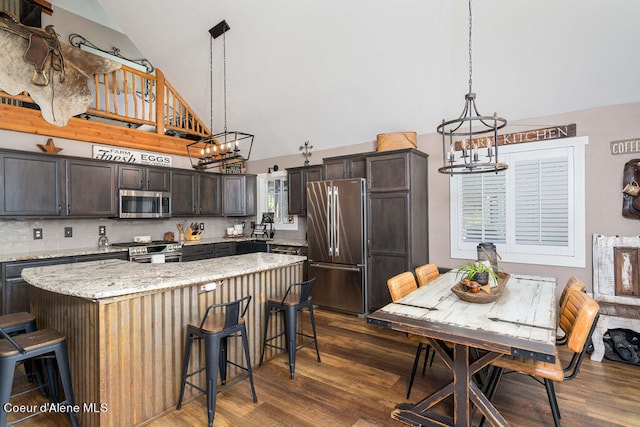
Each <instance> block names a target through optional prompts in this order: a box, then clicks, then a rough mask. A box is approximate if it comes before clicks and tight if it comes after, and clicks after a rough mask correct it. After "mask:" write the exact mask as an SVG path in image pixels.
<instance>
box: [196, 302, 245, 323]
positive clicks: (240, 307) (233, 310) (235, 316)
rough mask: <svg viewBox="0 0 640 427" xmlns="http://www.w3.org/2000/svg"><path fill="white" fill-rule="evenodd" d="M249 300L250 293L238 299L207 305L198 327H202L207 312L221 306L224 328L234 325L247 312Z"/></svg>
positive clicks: (207, 314)
mask: <svg viewBox="0 0 640 427" xmlns="http://www.w3.org/2000/svg"><path fill="white" fill-rule="evenodd" d="M250 302H251V295H247V296H246V297H243V298H240V299H239V300H235V301H229V302H225V303H220V304H212V305H210V306H209V307H207V310H206V311H205V313H204V316H202V321H201V322H200V329H202V328H204V325H205V323H206V321H207V317H208V316H209V313H210V312H211V311H212V310H214V309H216V308H222V309H223V310H224V329H227V328H230V327H233V326H236V325H237V324H238V322H239V321H240V318H242V317H244V315H245V314H246V313H247V309H248V308H249V303H250Z"/></svg>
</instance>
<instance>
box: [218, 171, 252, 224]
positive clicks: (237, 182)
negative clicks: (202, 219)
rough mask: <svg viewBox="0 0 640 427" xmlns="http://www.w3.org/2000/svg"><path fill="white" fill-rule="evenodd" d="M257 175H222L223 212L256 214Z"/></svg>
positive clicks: (239, 214) (233, 214)
mask: <svg viewBox="0 0 640 427" xmlns="http://www.w3.org/2000/svg"><path fill="white" fill-rule="evenodd" d="M256 178H257V177H256V175H232V174H231V175H229V174H228V175H222V214H223V215H224V216H250V215H255V214H256Z"/></svg>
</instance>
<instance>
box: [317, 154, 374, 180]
mask: <svg viewBox="0 0 640 427" xmlns="http://www.w3.org/2000/svg"><path fill="white" fill-rule="evenodd" d="M366 156H367V154H366V153H363V154H352V155H348V156H338V157H328V158H325V159H323V160H322V163H323V166H324V179H346V178H366V174H367V157H366Z"/></svg>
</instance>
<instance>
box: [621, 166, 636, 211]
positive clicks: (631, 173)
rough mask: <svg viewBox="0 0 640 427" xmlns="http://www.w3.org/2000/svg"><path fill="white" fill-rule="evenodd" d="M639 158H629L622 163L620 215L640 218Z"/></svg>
mask: <svg viewBox="0 0 640 427" xmlns="http://www.w3.org/2000/svg"><path fill="white" fill-rule="evenodd" d="M639 183H640V159H633V160H629V161H628V162H627V163H625V165H624V178H623V180H622V216H623V217H625V218H632V219H640V184H639Z"/></svg>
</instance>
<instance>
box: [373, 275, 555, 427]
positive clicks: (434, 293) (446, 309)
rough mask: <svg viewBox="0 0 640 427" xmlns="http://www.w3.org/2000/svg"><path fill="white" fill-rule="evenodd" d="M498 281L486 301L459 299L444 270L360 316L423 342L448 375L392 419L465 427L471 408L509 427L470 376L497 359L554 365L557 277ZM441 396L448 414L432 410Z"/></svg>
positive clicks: (482, 371)
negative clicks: (442, 383) (449, 402)
mask: <svg viewBox="0 0 640 427" xmlns="http://www.w3.org/2000/svg"><path fill="white" fill-rule="evenodd" d="M504 276H505V278H504V280H506V284H505V285H504V288H502V291H501V294H500V296H499V297H498V298H497V300H496V301H493V302H488V303H475V302H467V301H464V300H462V299H460V298H459V297H458V296H457V295H455V294H454V293H453V292H452V291H451V288H452V287H453V286H454V285H456V284H457V282H458V278H457V277H456V272H455V271H450V272H448V273H446V274H443V275H441V276H440V277H438V278H437V279H436V280H434V281H432V282H429V283H428V284H427V285H425V286H422V287H420V288H418V289H416V290H415V291H413V292H411V293H410V294H409V295H407V296H405V297H404V298H402V299H399V300H396V301H395V302H393V303H391V304H388V305H386V306H384V307H382V308H381V309H379V310H377V311H375V312H373V313H371V314H370V315H368V316H367V322H368V323H370V324H373V325H377V326H381V327H384V328H389V329H393V330H396V331H401V332H407V333H411V334H417V335H421V336H424V337H426V338H427V339H428V340H429V342H430V343H431V345H432V347H433V348H434V349H435V351H436V353H437V354H438V355H439V356H440V358H441V360H442V361H443V362H444V364H445V365H446V366H447V367H448V368H449V369H451V371H452V373H453V380H452V381H451V382H450V383H448V384H446V385H445V386H443V387H442V388H441V389H440V390H437V391H435V392H434V393H432V394H431V395H429V396H427V397H425V398H424V399H422V400H421V401H419V402H418V403H415V404H412V403H400V404H398V405H397V406H396V408H395V409H394V410H393V411H392V414H391V416H392V418H394V419H396V420H399V421H402V422H404V423H406V424H409V425H413V426H418V425H426V426H436V425H437V426H443V425H451V426H456V427H467V426H470V425H471V420H472V418H473V410H474V409H477V410H479V411H480V412H481V413H482V414H483V415H484V416H485V417H486V418H487V420H488V421H489V422H490V423H491V424H492V425H494V426H508V425H509V424H508V422H507V421H506V420H505V419H504V417H503V416H502V415H501V414H500V413H499V412H498V411H497V410H496V408H495V407H494V406H493V404H492V403H491V402H490V401H489V399H488V398H487V396H485V394H484V393H483V389H482V388H483V386H482V384H481V381H478V380H477V378H482V377H483V374H486V371H487V369H485V368H487V367H489V365H490V363H491V362H492V361H494V360H495V359H497V358H499V357H502V356H503V355H513V356H519V357H524V358H529V359H536V360H543V361H547V362H555V338H556V296H555V289H556V285H557V279H556V278H555V277H546V276H537V275H529V274H516V273H513V274H508V275H506V274H505V275H504ZM481 292H482V291H481ZM484 378H485V380H486V376H485V377H484ZM485 384H486V383H485ZM449 396H453V414H452V415H448V414H447V413H445V412H446V411H440V412H437V411H435V410H434V406H436V405H437V404H439V403H441V402H442V401H443V400H445V399H446V398H448V397H449ZM449 412H450V411H449Z"/></svg>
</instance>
